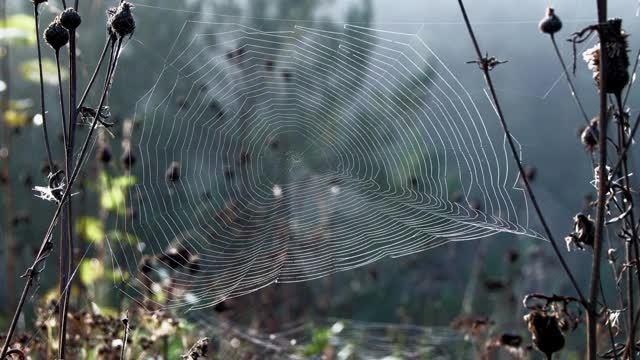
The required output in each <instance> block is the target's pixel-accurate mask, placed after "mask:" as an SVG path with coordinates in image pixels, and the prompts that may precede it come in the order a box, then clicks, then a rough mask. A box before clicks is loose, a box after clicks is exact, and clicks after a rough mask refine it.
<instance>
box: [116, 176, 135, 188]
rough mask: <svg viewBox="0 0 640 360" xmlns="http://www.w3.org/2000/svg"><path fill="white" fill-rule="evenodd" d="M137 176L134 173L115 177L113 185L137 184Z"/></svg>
mask: <svg viewBox="0 0 640 360" xmlns="http://www.w3.org/2000/svg"><path fill="white" fill-rule="evenodd" d="M136 181H137V179H136V177H135V176H132V175H123V176H118V177H116V178H113V187H121V188H128V187H130V186H133V185H135V184H136Z"/></svg>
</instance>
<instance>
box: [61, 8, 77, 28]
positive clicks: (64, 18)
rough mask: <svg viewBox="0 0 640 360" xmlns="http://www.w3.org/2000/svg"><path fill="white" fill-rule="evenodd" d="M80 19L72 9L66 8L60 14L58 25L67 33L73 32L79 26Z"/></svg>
mask: <svg viewBox="0 0 640 360" xmlns="http://www.w3.org/2000/svg"><path fill="white" fill-rule="evenodd" d="M81 23H82V18H81V17H80V14H78V12H77V11H76V10H75V9H74V8H68V9H67V10H65V11H63V12H62V14H60V25H62V26H63V27H64V28H65V29H67V30H69V31H73V30H75V29H77V28H78V26H80V24H81Z"/></svg>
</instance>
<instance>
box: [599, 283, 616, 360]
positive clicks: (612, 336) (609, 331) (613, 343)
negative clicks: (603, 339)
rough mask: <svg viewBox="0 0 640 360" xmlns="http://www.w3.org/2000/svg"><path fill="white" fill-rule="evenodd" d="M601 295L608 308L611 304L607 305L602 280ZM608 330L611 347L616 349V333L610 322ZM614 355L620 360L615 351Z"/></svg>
mask: <svg viewBox="0 0 640 360" xmlns="http://www.w3.org/2000/svg"><path fill="white" fill-rule="evenodd" d="M600 296H601V297H602V304H603V305H604V307H605V308H607V309H608V308H609V306H608V305H607V299H606V297H605V296H604V288H603V287H602V281H600ZM607 330H608V333H609V342H610V343H611V348H612V349H614V348H615V347H616V339H615V335H613V327H612V326H611V323H610V322H609V323H608V326H607ZM613 357H614V359H616V360H618V353H616V352H615V351H614V352H613Z"/></svg>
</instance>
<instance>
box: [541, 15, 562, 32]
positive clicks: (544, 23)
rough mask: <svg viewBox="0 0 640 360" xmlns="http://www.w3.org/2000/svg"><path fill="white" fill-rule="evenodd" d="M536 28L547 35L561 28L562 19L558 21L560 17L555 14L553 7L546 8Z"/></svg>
mask: <svg viewBox="0 0 640 360" xmlns="http://www.w3.org/2000/svg"><path fill="white" fill-rule="evenodd" d="M538 29H540V31H542V32H543V33H545V34H549V35H553V34H555V33H557V32H558V31H560V29H562V21H560V18H559V17H558V16H557V15H556V14H555V11H554V10H553V8H547V14H546V16H545V17H544V18H542V20H540V23H539V24H538Z"/></svg>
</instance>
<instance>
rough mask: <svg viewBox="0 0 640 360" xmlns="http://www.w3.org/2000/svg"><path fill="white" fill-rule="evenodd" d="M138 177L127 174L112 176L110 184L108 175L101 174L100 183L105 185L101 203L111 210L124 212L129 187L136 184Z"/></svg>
mask: <svg viewBox="0 0 640 360" xmlns="http://www.w3.org/2000/svg"><path fill="white" fill-rule="evenodd" d="M136 181H137V180H136V177H135V176H130V175H125V176H118V177H115V178H112V179H111V180H110V182H111V183H110V184H109V178H108V176H106V175H105V176H101V178H100V183H101V184H102V185H103V190H102V194H101V195H100V205H101V206H102V207H103V208H104V209H106V210H109V211H115V212H116V213H119V214H121V213H124V211H125V204H126V200H127V199H126V193H127V189H128V188H129V187H131V186H133V185H135V184H136Z"/></svg>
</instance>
